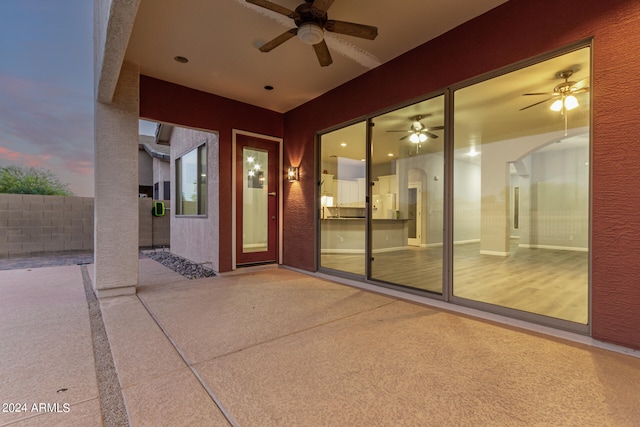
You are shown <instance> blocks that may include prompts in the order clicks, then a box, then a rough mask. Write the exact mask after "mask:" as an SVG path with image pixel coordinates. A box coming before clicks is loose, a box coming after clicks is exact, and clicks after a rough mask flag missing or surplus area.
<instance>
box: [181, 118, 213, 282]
mask: <svg viewBox="0 0 640 427" xmlns="http://www.w3.org/2000/svg"><path fill="white" fill-rule="evenodd" d="M202 143H205V144H206V146H207V190H208V197H207V214H206V215H205V216H203V217H187V216H176V214H175V213H176V203H177V202H178V201H177V200H176V199H178V197H175V194H176V188H175V181H176V180H175V179H172V180H171V194H172V195H173V196H174V197H171V242H173V244H172V246H171V252H173V253H174V254H176V255H179V256H181V257H184V258H187V259H189V260H191V261H194V262H211V266H212V268H213V270H215V271H219V268H220V264H219V247H220V240H219V236H220V233H219V229H220V219H219V206H220V202H219V198H218V197H217V195H218V194H219V187H220V183H219V175H220V173H219V160H218V159H219V157H218V135H217V134H216V133H207V132H201V131H197V130H193V129H186V128H178V127H176V128H174V129H173V133H172V134H171V176H175V159H176V158H178V157H179V156H182V155H183V154H185V153H187V152H188V151H190V150H192V149H193V148H195V147H197V146H199V145H200V144H202Z"/></svg>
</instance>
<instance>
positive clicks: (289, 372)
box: [0, 258, 640, 426]
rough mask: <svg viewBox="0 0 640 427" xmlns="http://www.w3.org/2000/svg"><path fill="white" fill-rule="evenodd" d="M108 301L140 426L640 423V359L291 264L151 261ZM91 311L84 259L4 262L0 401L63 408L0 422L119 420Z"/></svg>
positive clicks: (126, 392) (123, 386) (116, 350)
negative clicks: (173, 267) (12, 265)
mask: <svg viewBox="0 0 640 427" xmlns="http://www.w3.org/2000/svg"><path fill="white" fill-rule="evenodd" d="M85 268H86V267H85ZM87 271H88V272H91V271H92V269H91V268H90V266H89V268H88V269H87ZM100 307H101V315H102V318H103V321H104V325H105V328H106V334H107V336H108V344H109V345H110V349H111V353H112V356H113V362H114V364H115V369H116V371H117V380H118V382H119V384H118V387H119V389H120V391H121V393H122V396H123V398H124V405H125V406H126V412H127V415H128V418H129V422H130V425H133V426H147V425H148V426H229V425H237V426H398V425H407V426H431V425H433V426H443V425H483V426H487V425H495V426H504V425H509V426H511V425H515V426H518V425H522V426H530V425H541V426H567V425H569V426H571V425H575V426H603V425H611V426H637V425H639V423H640V399H639V398H638V396H640V359H638V358H635V357H631V356H628V355H624V354H620V353H615V352H612V351H608V350H604V349H599V348H594V347H590V346H585V345H581V344H576V343H573V342H569V341H565V340H561V339H555V338H550V337H547V336H542V335H537V334H534V333H530V332H526V331H523V330H518V329H514V328H510V327H507V326H503V325H498V324H494V323H491V322H487V321H483V320H478V319H473V318H470V317H465V316H462V315H459V314H455V313H451V312H447V311H443V310H440V309H437V308H432V307H426V306H422V305H418V304H414V303H410V302H405V301H401V300H398V299H394V298H391V297H388V296H383V295H378V294H375V293H371V292H367V291H364V290H360V289H356V288H352V287H348V286H344V285H340V284H336V283H332V282H329V281H326V280H322V279H319V278H317V277H312V276H308V275H304V274H301V273H298V272H294V271H290V270H287V269H278V268H266V269H261V270H244V271H243V272H241V274H234V275H229V276H224V277H214V278H207V279H198V280H187V279H185V278H183V277H182V276H180V275H178V274H177V273H174V272H172V271H170V270H168V269H167V268H165V267H164V266H162V265H161V264H159V263H157V262H155V261H153V260H151V259H144V258H143V259H140V286H139V287H138V294H137V295H132V296H125V297H116V298H109V299H103V300H101V301H100ZM89 317H90V316H89V310H88V309H87V299H86V297H85V293H84V288H83V278H82V272H81V267H80V266H63V267H46V268H33V269H21V270H5V271H0V379H1V381H0V400H1V401H2V404H3V405H4V404H5V403H22V402H24V403H27V404H28V409H31V404H32V403H50V404H51V403H55V402H58V403H60V404H61V405H63V404H64V403H67V404H68V405H69V410H68V411H67V412H64V411H61V412H51V411H49V412H48V413H38V412H32V411H27V412H15V411H14V412H13V413H11V412H6V411H3V412H0V426H4V425H11V426H14V425H15V426H27V425H29V426H30V425H47V426H50V425H61V426H63V425H64V426H74V425H77V426H96V425H102V424H103V423H104V425H110V423H112V422H113V421H109V416H108V415H109V414H103V412H104V411H105V409H104V408H103V409H102V410H101V396H100V394H101V393H102V392H101V391H100V390H101V389H100V387H99V385H98V382H99V381H98V380H97V378H98V377H99V375H98V374H99V372H97V370H99V369H101V368H100V364H99V363H97V362H96V360H97V359H98V358H100V356H99V355H98V356H95V357H94V354H93V345H92V332H91V325H90V319H89ZM96 366H98V368H96ZM62 389H66V390H65V391H60V390H62ZM62 408H63V409H64V406H62ZM7 409H8V408H7ZM111 425H115V424H111Z"/></svg>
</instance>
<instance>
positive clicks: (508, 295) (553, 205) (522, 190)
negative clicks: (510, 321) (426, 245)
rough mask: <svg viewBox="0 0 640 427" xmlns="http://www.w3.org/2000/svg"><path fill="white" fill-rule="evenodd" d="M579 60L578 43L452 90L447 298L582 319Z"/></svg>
mask: <svg viewBox="0 0 640 427" xmlns="http://www.w3.org/2000/svg"><path fill="white" fill-rule="evenodd" d="M589 64H590V49H589V48H582V49H579V50H576V51H573V52H570V53H567V54H565V55H562V56H559V57H556V58H552V59H550V60H547V61H544V62H540V63H538V64H535V65H533V66H530V67H526V68H523V69H520V70H517V71H514V72H511V73H508V74H504V75H501V76H498V77H496V78H493V79H490V80H486V81H483V82H480V83H477V84H475V85H471V86H468V87H465V88H462V89H460V90H457V91H456V92H455V93H454V105H455V110H454V124H455V128H454V138H455V141H454V165H453V166H454V177H453V181H454V200H453V215H454V230H453V232H454V236H453V237H454V260H453V261H454V262H453V270H454V271H453V273H454V274H453V295H454V296H456V297H461V298H465V299H469V300H474V301H480V302H484V303H489V304H493V305H498V306H503V307H508V308H513V309H517V310H522V311H526V312H529V313H535V314H541V315H545V316H550V317H554V318H558V319H563V320H568V321H571V322H577V323H582V324H586V323H587V322H588V250H589V145H590V138H589V120H590V119H589V118H590V105H589V101H590V98H589V93H588V92H589V88H588V86H589V81H590V76H589V69H590V67H589ZM568 67H570V68H569V69H568ZM568 71H569V72H568ZM567 75H570V80H568V78H567ZM566 84H569V86H566ZM563 85H565V86H563ZM562 87H565V88H569V89H568V90H570V91H571V93H572V95H571V96H572V97H575V100H573V99H572V100H571V101H570V102H569V100H567V99H566V98H567V96H565V95H566V94H564V93H561V92H562V90H561V89H560V88H562ZM523 94H525V96H523ZM558 100H559V101H561V102H560V104H558V105H559V108H558V106H557V105H556V104H557V103H556V102H555V101H558ZM562 102H564V103H565V104H564V107H563V104H562ZM567 102H569V104H570V105H566V103H567Z"/></svg>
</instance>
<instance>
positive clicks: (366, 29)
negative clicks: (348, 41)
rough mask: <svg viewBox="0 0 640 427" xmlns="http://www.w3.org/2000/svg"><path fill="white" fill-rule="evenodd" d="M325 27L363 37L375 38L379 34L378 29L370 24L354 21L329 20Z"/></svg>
mask: <svg viewBox="0 0 640 427" xmlns="http://www.w3.org/2000/svg"><path fill="white" fill-rule="evenodd" d="M324 29H325V30H327V31H331V32H334V33H338V34H345V35H347V36H353V37H360V38H361V39H368V40H373V39H375V38H376V36H377V35H378V29H377V28H376V27H372V26H370V25H362V24H354V23H353V22H344V21H334V20H331V19H330V20H328V21H327V23H326V24H325V25H324Z"/></svg>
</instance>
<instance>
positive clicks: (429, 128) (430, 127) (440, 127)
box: [425, 126, 444, 130]
mask: <svg viewBox="0 0 640 427" xmlns="http://www.w3.org/2000/svg"><path fill="white" fill-rule="evenodd" d="M442 129H444V126H429V127H428V128H426V129H425V130H442Z"/></svg>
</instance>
